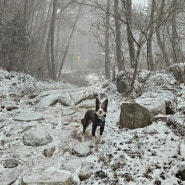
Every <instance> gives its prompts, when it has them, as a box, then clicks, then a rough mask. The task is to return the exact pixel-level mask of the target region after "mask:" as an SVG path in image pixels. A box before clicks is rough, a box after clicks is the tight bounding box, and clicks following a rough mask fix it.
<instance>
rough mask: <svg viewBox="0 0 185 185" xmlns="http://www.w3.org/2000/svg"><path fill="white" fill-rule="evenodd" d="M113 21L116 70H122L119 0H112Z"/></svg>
mask: <svg viewBox="0 0 185 185" xmlns="http://www.w3.org/2000/svg"><path fill="white" fill-rule="evenodd" d="M114 16H115V17H114V21H115V37H116V43H115V44H116V59H117V66H118V70H119V71H122V70H123V69H124V63H123V59H122V50H121V48H122V47H121V46H122V44H121V30H120V29H121V22H120V20H119V18H120V13H119V0H114Z"/></svg>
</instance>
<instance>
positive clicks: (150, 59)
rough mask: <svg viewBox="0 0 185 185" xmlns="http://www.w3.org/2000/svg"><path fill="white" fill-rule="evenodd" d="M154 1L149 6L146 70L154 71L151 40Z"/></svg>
mask: <svg viewBox="0 0 185 185" xmlns="http://www.w3.org/2000/svg"><path fill="white" fill-rule="evenodd" d="M155 6H156V5H155V0H152V4H151V12H150V28H149V35H148V40H147V63H148V70H151V71H152V70H154V61H153V55H152V39H153V32H154V25H153V24H154V13H155Z"/></svg>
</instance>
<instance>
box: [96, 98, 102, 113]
mask: <svg viewBox="0 0 185 185" xmlns="http://www.w3.org/2000/svg"><path fill="white" fill-rule="evenodd" d="M100 104H101V102H100V100H99V99H98V98H96V111H98V109H99V108H100Z"/></svg>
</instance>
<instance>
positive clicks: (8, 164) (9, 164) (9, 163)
mask: <svg viewBox="0 0 185 185" xmlns="http://www.w3.org/2000/svg"><path fill="white" fill-rule="evenodd" d="M19 163H20V162H19V161H18V160H17V159H6V160H4V161H3V167H4V168H15V167H17V166H18V165H19Z"/></svg>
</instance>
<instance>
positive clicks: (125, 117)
mask: <svg viewBox="0 0 185 185" xmlns="http://www.w3.org/2000/svg"><path fill="white" fill-rule="evenodd" d="M151 123H152V122H151V114H150V111H149V110H148V109H147V108H145V107H142V106H141V105H139V104H137V103H123V104H122V105H121V113H120V125H119V127H120V128H129V129H135V128H143V127H146V126H148V125H150V124H151Z"/></svg>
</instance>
